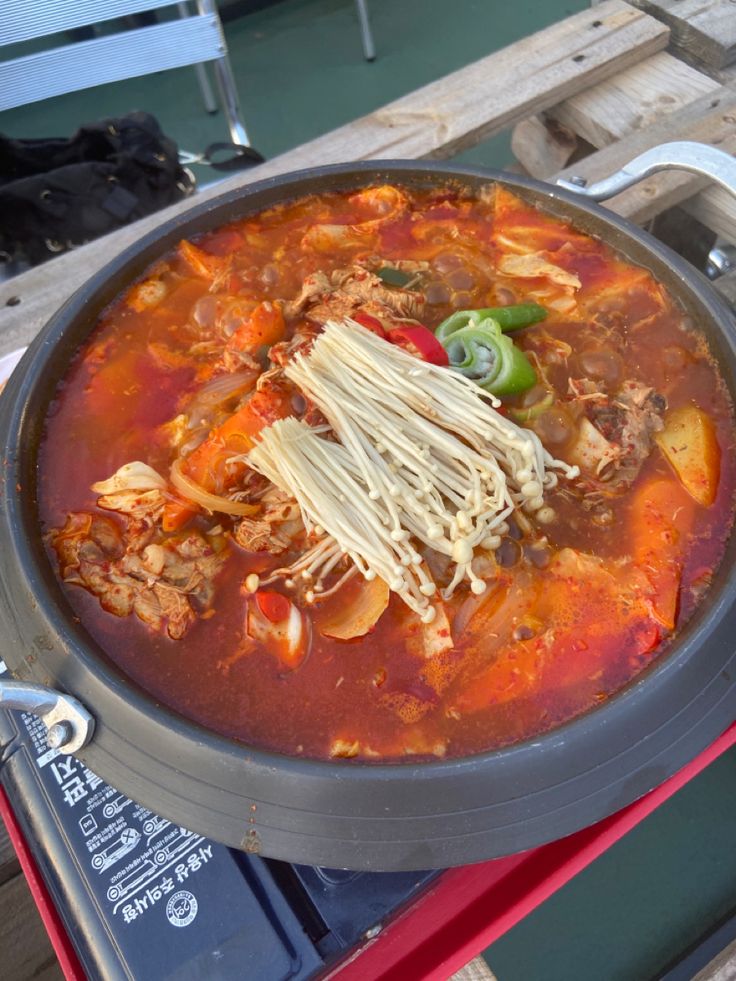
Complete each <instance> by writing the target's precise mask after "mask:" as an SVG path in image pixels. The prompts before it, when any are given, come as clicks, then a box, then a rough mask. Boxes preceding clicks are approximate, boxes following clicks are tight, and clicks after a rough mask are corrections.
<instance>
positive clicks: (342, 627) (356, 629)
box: [319, 576, 390, 640]
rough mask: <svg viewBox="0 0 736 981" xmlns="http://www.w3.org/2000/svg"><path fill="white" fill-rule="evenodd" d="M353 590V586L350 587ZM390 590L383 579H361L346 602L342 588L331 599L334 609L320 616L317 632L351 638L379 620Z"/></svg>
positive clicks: (344, 638)
mask: <svg viewBox="0 0 736 981" xmlns="http://www.w3.org/2000/svg"><path fill="white" fill-rule="evenodd" d="M351 592H352V590H351ZM389 597H390V590H389V588H388V586H387V585H386V583H385V582H384V581H383V579H381V578H379V577H378V576H376V578H375V579H371V580H368V579H362V580H361V582H360V585H359V588H358V590H357V594H354V595H353V596H352V597H351V598H350V599H348V601H347V602H345V597H344V594H343V593H342V592H341V593H340V594H339V595H338V599H337V600H336V601H334V606H335V609H334V612H330V613H329V614H327V616H326V617H325V618H324V619H320V622H319V632H320V633H321V634H324V635H325V636H326V637H334V638H335V639H336V640H352V639H353V637H362V636H363V635H364V634H366V633H368V631H369V630H370V629H371V627H373V626H374V625H375V624H376V623H377V622H378V620H379V617H380V616H381V614H382V613H383V611H384V610H385V609H386V607H387V606H388V601H389Z"/></svg>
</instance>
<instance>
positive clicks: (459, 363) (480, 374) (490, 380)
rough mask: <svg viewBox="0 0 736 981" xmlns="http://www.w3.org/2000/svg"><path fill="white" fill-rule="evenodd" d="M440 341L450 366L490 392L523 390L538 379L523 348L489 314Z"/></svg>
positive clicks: (508, 392) (502, 392) (503, 393)
mask: <svg viewBox="0 0 736 981" xmlns="http://www.w3.org/2000/svg"><path fill="white" fill-rule="evenodd" d="M440 340H441V338H440ZM442 343H443V346H444V348H445V350H446V351H447V356H448V358H449V361H450V367H451V368H453V369H454V370H455V371H458V372H460V374H462V375H465V377H466V378H471V379H472V380H473V381H474V382H476V383H477V384H478V385H480V387H481V388H484V389H485V390H486V391H487V392H490V393H491V394H492V395H513V394H514V393H515V392H524V391H526V389H527V388H531V387H532V385H535V384H536V382H537V376H536V373H535V371H534V368H532V366H531V364H530V363H529V361H528V360H527V357H526V355H525V354H524V352H523V351H520V350H519V348H518V347H515V345H514V343H513V341H512V340H511V338H510V337H505V336H504V334H503V332H502V330H501V327H500V326H499V324H498V322H497V321H496V320H494V319H493V318H491V317H486V318H485V319H483V320H481V321H480V322H479V323H476V322H475V321H472V322H470V323H469V324H468V325H467V326H466V327H461V328H460V329H459V330H454V331H452V333H451V334H450V336H449V337H448V338H447V339H446V340H444V341H443V342H442Z"/></svg>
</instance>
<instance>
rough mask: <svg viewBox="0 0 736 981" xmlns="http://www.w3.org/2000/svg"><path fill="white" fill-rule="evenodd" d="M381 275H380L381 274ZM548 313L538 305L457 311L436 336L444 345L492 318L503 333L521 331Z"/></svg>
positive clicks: (437, 331)
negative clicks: (464, 331) (458, 331)
mask: <svg viewBox="0 0 736 981" xmlns="http://www.w3.org/2000/svg"><path fill="white" fill-rule="evenodd" d="M379 275H380V273H379ZM546 316H547V311H546V310H545V308H544V307H540V306H539V304H538V303H516V304H514V306H509V307H486V308H485V309H483V310H457V311H456V312H455V313H453V314H451V315H450V316H449V317H448V318H447V320H443V321H442V323H441V324H440V325H439V327H438V328H437V330H436V331H435V336H436V337H437V339H438V340H439V341H441V342H442V343H443V344H444V342H445V340H446V339H447V338H448V337H449V336H450V334H454V333H455V331H456V330H461V329H462V328H463V327H467V326H468V325H469V324H470V323H476V324H478V323H480V322H481V320H486V319H487V318H488V317H491V318H492V319H493V320H495V321H496V323H497V324H498V325H499V327H500V328H501V330H502V331H504V332H506V331H508V330H521V328H522V327H528V326H529V325H530V324H536V323H537V322H538V321H539V320H544V318H545V317H546Z"/></svg>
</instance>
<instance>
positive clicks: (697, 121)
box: [556, 85, 736, 224]
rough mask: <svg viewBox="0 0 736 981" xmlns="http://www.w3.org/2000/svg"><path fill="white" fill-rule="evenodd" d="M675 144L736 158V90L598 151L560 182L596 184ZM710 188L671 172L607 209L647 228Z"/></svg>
mask: <svg viewBox="0 0 736 981" xmlns="http://www.w3.org/2000/svg"><path fill="white" fill-rule="evenodd" d="M674 139H677V140H696V141H700V142H702V143H710V144H712V145H713V146H716V147H718V148H719V149H721V150H725V151H726V152H727V153H731V154H734V153H736V85H729V86H723V87H722V88H720V89H717V90H716V91H714V92H713V93H710V94H707V95H704V96H701V97H700V98H699V99H696V100H695V101H694V102H691V103H690V104H689V105H687V106H685V107H684V108H683V109H680V110H679V111H678V112H674V113H672V114H670V115H668V116H665V118H663V119H661V120H660V121H659V122H657V123H655V124H654V125H652V126H648V127H647V128H646V129H644V130H640V131H638V132H634V133H631V134H630V135H629V136H626V137H624V138H623V139H621V140H618V141H617V142H616V143H612V144H611V145H610V146H607V147H604V148H603V149H602V150H598V152H597V153H593V154H591V155H590V156H589V157H586V158H585V159H584V160H579V161H578V162H577V163H575V164H573V165H572V166H571V167H567V168H565V170H563V171H561V172H560V173H558V174H557V175H556V176H557V177H564V178H566V179H569V178H570V177H571V176H572V175H573V174H578V175H580V176H581V177H585V178H586V179H587V181H588V183H592V182H593V181H597V180H600V179H601V178H602V177H607V176H608V175H610V174H612V173H613V172H614V171H616V170H619V169H620V168H621V167H622V166H623V165H624V164H625V163H627V162H628V161H629V160H631V159H632V158H633V157H635V156H637V155H638V154H640V153H643V152H644V151H645V150H648V149H649V148H650V147H653V146H657V145H658V144H660V143H667V142H669V141H671V140H674ZM707 184H708V180H707V178H702V177H697V176H696V175H694V174H687V173H683V172H681V171H668V172H664V173H660V174H655V175H654V176H653V177H649V178H647V180H645V181H641V182H640V183H639V184H636V185H635V186H634V187H631V188H629V190H627V191H624V192H623V193H622V194H617V195H616V196H615V197H613V198H611V199H610V200H608V201H606V207H607V208H611V210H613V211H615V212H617V213H618V214H620V215H623V216H624V217H626V218H629V219H631V220H632V221H635V222H637V223H639V224H642V223H643V222H645V221H648V220H649V219H651V218H653V217H654V216H655V215H657V214H659V213H660V212H661V211H664V210H665V209H667V208H671V207H673V206H674V205H676V204H680V203H682V202H684V201H685V200H686V199H688V198H690V197H692V196H693V195H695V194H697V193H698V192H700V191H701V190H702V189H703V188H704V187H705V186H707ZM701 220H702V219H701ZM704 223H705V224H707V222H704Z"/></svg>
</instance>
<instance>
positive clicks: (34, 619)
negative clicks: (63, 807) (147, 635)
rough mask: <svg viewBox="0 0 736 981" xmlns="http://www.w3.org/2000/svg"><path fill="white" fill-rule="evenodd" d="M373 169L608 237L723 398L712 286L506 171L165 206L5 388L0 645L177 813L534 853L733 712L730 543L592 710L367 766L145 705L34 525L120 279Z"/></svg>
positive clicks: (654, 773)
mask: <svg viewBox="0 0 736 981" xmlns="http://www.w3.org/2000/svg"><path fill="white" fill-rule="evenodd" d="M377 180H378V181H384V180H387V181H392V182H397V183H399V184H405V185H409V186H426V185H432V184H436V183H438V182H443V183H446V182H447V181H448V180H451V181H459V182H460V183H462V184H466V185H468V186H470V187H471V188H476V187H479V186H481V185H482V184H485V183H486V182H488V181H490V180H495V181H499V182H501V183H504V184H506V185H508V186H509V187H510V188H511V189H512V190H513V191H515V192H516V193H518V194H520V195H521V196H522V197H524V198H525V199H526V200H528V201H531V202H534V203H537V204H538V205H539V206H540V207H541V208H542V209H544V210H545V211H547V212H548V213H550V214H552V215H554V216H557V217H559V218H561V219H564V220H566V221H571V222H573V223H575V225H577V226H578V227H579V228H581V229H582V230H583V231H585V232H588V233H590V234H592V235H594V236H597V237H599V238H601V239H604V240H605V241H606V242H607V243H608V244H609V245H611V246H613V248H615V249H618V250H619V251H620V252H621V253H623V254H624V255H625V256H626V257H627V258H628V259H629V260H631V261H632V262H634V263H638V264H641V265H643V266H645V267H647V268H648V269H650V270H651V271H652V272H653V274H654V275H655V276H656V277H657V279H659V280H660V281H661V282H663V283H664V284H665V285H666V286H667V288H668V289H669V290H670V291H671V292H672V294H674V295H675V296H676V297H678V298H679V300H680V302H681V304H682V306H683V307H684V309H685V310H686V311H687V313H688V314H689V315H690V316H691V317H692V319H693V321H694V322H695V323H696V324H698V325H699V327H700V328H702V330H703V331H704V332H705V334H706V335H707V337H708V340H709V343H710V346H711V350H712V351H713V353H714V355H715V356H716V358H717V359H718V361H719V362H720V366H721V370H722V372H723V375H724V377H725V378H726V381H727V383H728V385H729V387H730V390H731V393H732V397H735V396H736V347H735V343H734V342H735V339H736V333H735V332H734V331H735V325H734V321H733V318H732V317H731V314H730V313H729V311H728V309H727V308H726V307H725V306H724V304H723V303H722V302H721V301H720V300H719V299H718V298H717V296H716V295H715V294H714V292H713V290H712V289H711V287H710V286H709V285H708V283H707V282H706V281H705V280H704V279H702V278H701V277H700V275H698V274H697V273H696V272H695V271H694V270H693V268H692V267H690V266H689V265H687V264H686V263H685V262H683V261H682V260H681V259H679V258H678V257H677V256H676V255H675V254H674V253H672V252H670V251H669V250H668V249H666V248H665V247H663V246H662V245H660V244H659V243H657V242H656V241H655V240H654V239H652V238H650V237H648V236H647V235H646V234H645V233H644V232H642V231H640V230H639V229H638V228H636V227H634V226H633V225H631V224H629V223H627V222H626V221H623V220H621V219H619V218H617V217H616V216H615V215H613V214H612V213H610V212H607V211H604V210H602V209H601V208H599V207H597V206H596V205H594V204H589V203H587V202H585V201H583V200H581V199H579V198H577V197H576V196H575V195H574V194H572V193H568V192H567V191H563V190H560V189H557V188H553V187H552V186H550V185H545V184H541V183H538V182H535V181H531V180H523V179H521V178H515V177H513V178H512V177H511V176H510V175H508V174H505V173H494V172H491V171H482V170H478V169H469V168H461V167H452V166H447V165H444V164H435V163H415V162H386V163H383V162H378V163H367V164H352V165H346V166H338V167H325V168H320V169H317V170H311V171H305V172H303V173H298V174H291V175H286V176H283V177H277V178H275V179H271V180H267V181H263V182H261V183H258V184H253V185H251V186H249V187H247V188H245V189H244V190H242V191H237V192H231V193H228V194H225V195H223V196H222V197H220V198H216V199H214V200H212V201H207V202H205V203H204V204H202V205H200V206H199V207H194V208H193V209H192V210H191V211H189V212H187V213H186V214H185V215H182V216H179V217H176V218H174V219H172V220H170V221H168V222H166V223H165V224H163V225H162V226H161V227H160V228H159V229H158V230H157V231H155V232H153V233H151V234H149V235H147V236H145V237H144V238H142V239H141V240H140V241H139V242H138V243H137V244H136V245H135V246H133V247H131V248H130V249H128V250H127V251H125V252H124V253H123V254H122V255H120V256H119V257H118V258H117V259H115V260H114V261H113V262H111V263H110V264H109V265H108V266H107V267H106V268H105V269H103V270H102V271H101V272H99V273H97V274H96V275H95V276H93V277H92V278H91V279H90V281H89V282H88V283H87V284H86V285H85V286H84V287H83V288H82V289H81V290H79V291H78V292H77V293H76V294H75V295H74V296H73V297H72V298H71V299H70V300H69V302H68V303H66V304H65V306H64V307H63V308H62V309H61V310H60V311H59V312H58V313H57V314H56V315H55V316H54V317H53V318H52V320H51V321H50V322H49V324H48V325H47V326H46V328H45V329H44V330H43V331H42V333H41V334H40V335H39V336H38V337H37V338H36V340H35V341H34V343H33V344H32V345H31V347H30V349H29V350H28V352H27V354H26V355H25V357H24V359H23V361H22V363H21V365H20V367H19V369H18V370H17V371H16V373H15V374H14V375H13V376H12V378H11V380H10V382H9V384H8V387H7V390H6V392H5V394H4V395H3V397H2V399H0V443H1V444H2V446H1V448H0V459H2V461H3V471H2V477H3V479H2V481H1V482H0V541H1V542H2V554H1V556H0V579H1V582H0V654H1V655H2V657H3V658H4V659H5V661H6V662H7V664H8V666H9V667H10V668H11V670H12V673H13V675H14V676H15V677H16V678H17V679H22V680H24V681H30V682H36V683H40V684H41V685H48V686H53V687H54V688H56V689H61V690H63V691H65V692H67V693H70V694H71V695H74V696H76V698H77V699H78V700H79V701H80V702H81V703H82V705H83V706H85V707H86V708H87V709H88V710H89V712H90V713H91V715H92V716H93V717H94V720H95V729H94V732H93V734H92V737H91V739H90V741H89V742H88V743H87V745H85V746H84V747H83V748H82V749H81V750H79V751H78V755H79V757H80V758H81V759H83V760H84V762H85V763H86V764H87V765H88V766H89V767H90V768H91V769H92V770H94V771H95V772H96V773H98V774H99V775H100V776H102V777H103V778H104V779H105V780H107V781H108V782H109V783H111V784H112V785H113V786H115V787H117V788H118V789H119V790H121V791H122V792H124V793H125V794H127V795H129V796H130V797H132V798H133V799H135V800H137V801H140V802H141V803H142V804H144V805H145V806H146V807H149V808H151V809H152V810H154V811H156V812H158V813H160V814H162V815H164V816H165V817H167V818H170V819H171V820H173V821H176V822H177V823H179V824H182V825H184V826H186V827H188V828H191V829H192V830H194V831H196V832H199V833H201V834H204V835H207V836H209V837H211V838H213V839H215V840H216V841H220V842H224V843H226V844H228V845H231V846H235V847H237V848H243V849H246V850H248V851H254V852H259V853H261V854H263V855H265V856H270V857H275V858H280V859H287V860H290V861H295V862H302V863H307V864H310V865H327V866H332V867H344V868H353V869H372V870H400V869H406V870H408V869H426V868H432V867H437V868H439V867H445V866H451V865H459V864H465V863H470V862H477V861H480V860H482V859H488V858H493V857H496V856H500V855H505V854H510V853H512V852H517V851H521V850H524V849H528V848H531V847H533V846H536V845H539V844H541V843H543V842H546V841H549V840H551V839H554V838H559V837H562V836H564V835H567V834H570V833H571V832H573V831H576V830H577V829H579V828H581V827H583V826H586V825H588V824H591V823H592V822H594V821H597V820H599V819H601V818H603V817H604V816H606V815H608V814H610V813H612V812H613V811H616V810H617V809H619V808H621V807H623V806H624V805H625V804H628V803H630V802H631V801H633V800H634V799H636V798H637V797H640V796H641V795H642V794H645V793H646V792H647V791H649V790H651V789H652V788H653V787H655V786H656V785H657V784H659V783H661V782H662V781H663V780H664V779H665V778H666V777H668V776H670V775H671V774H672V773H674V772H675V771H676V770H677V769H679V768H680V767H682V766H683V765H684V764H685V763H687V762H688V761H690V760H691V759H693V758H694V757H695V756H696V755H697V754H698V753H699V752H700V751H701V750H703V749H704V748H705V747H706V746H707V745H708V744H709V743H710V742H711V741H712V740H713V739H714V738H715V737H716V736H718V735H719V733H720V732H721V731H722V730H723V729H724V728H725V727H726V726H727V725H728V724H729V723H730V722H731V721H733V719H734V716H735V710H736V686H735V685H734V670H735V669H736V619H735V614H734V606H735V603H736V584H735V582H734V571H733V570H734V553H735V551H736V539H734V538H733V537H732V538H731V540H730V542H729V544H728V547H727V550H726V555H725V558H724V560H723V563H722V565H721V567H720V569H719V571H718V572H717V574H716V576H715V578H714V581H713V584H712V586H711V588H710V590H709V592H708V594H707V596H706V598H705V600H704V602H703V603H702V605H701V607H700V609H699V610H698V612H697V613H696V614H695V616H693V618H692V620H691V621H690V622H689V623H688V624H687V626H686V627H685V628H684V629H683V630H682V632H681V634H680V635H679V637H678V638H677V640H676V641H675V642H674V643H673V644H672V646H671V647H670V649H669V650H668V652H667V654H666V655H665V656H663V657H662V658H661V659H659V660H658V661H657V662H656V663H655V664H654V665H653V666H652V667H650V668H649V670H647V671H646V672H645V673H643V674H642V675H640V676H639V677H638V678H637V679H636V680H635V681H634V682H633V683H632V684H630V685H629V686H628V687H627V688H626V689H624V690H622V691H621V692H619V693H618V694H617V695H616V696H615V697H613V698H611V699H610V701H608V702H607V703H604V704H603V705H602V706H601V707H599V708H596V709H594V710H591V711H589V712H588V713H587V714H585V715H582V716H581V717H579V718H577V719H575V720H574V721H572V722H569V723H567V724H565V725H563V726H560V727H559V728H557V729H555V730H554V731H552V732H549V733H547V734H545V735H542V736H540V737H539V738H536V739H534V740H531V741H528V742H525V743H523V744H518V745H515V746H512V747H510V748H508V749H504V750H500V751H497V752H489V753H483V754H480V755H477V756H473V757H469V758H466V759H455V760H446V761H437V762H428V763H418V764H417V763H414V764H412V763H407V764H397V765H367V764H363V763H359V762H357V763H356V762H353V761H347V760H339V761H334V762H314V761H310V760H304V759H294V758H290V757H286V756H280V755H276V754H273V753H266V752H262V751H260V750H255V749H251V748H249V747H248V746H245V745H242V744H239V743H237V742H234V741H232V740H229V739H226V738H223V737H221V736H218V735H215V734H213V733H212V732H210V731H208V730H206V729H204V728H202V727H201V726H198V725H196V724H194V723H192V722H189V721H187V720H186V719H184V718H183V717H181V716H179V715H177V714H176V713H175V712H173V711H171V710H169V709H167V708H165V707H163V706H162V705H160V704H158V703H157V702H156V701H155V700H154V699H153V698H152V697H151V696H149V695H147V694H146V692H144V691H143V690H141V689H140V688H139V687H137V686H136V685H135V684H134V683H132V682H131V681H129V680H128V679H127V678H126V677H125V676H124V675H123V674H122V673H121V672H120V671H119V670H118V669H117V668H116V667H115V666H114V665H112V664H111V662H110V661H109V660H107V659H106V657H105V655H104V653H103V652H102V650H101V649H100V648H99V647H98V646H97V644H96V643H95V642H94V641H93V640H92V639H91V637H90V636H89V635H88V634H87V633H86V631H85V629H84V627H83V626H82V625H81V624H80V623H78V622H76V621H75V620H74V618H73V617H72V611H71V608H70V606H69V604H68V602H67V601H66V599H65V597H64V594H63V592H62V590H61V588H60V586H59V583H58V582H57V580H56V577H55V575H54V571H53V570H52V568H51V565H50V563H49V560H48V558H47V556H46V554H45V552H44V548H43V545H42V542H41V540H40V535H39V522H38V514H37V505H36V493H35V488H36V457H37V451H38V446H39V442H40V440H41V437H42V432H43V421H44V417H45V415H46V412H47V409H48V407H49V403H50V401H51V399H52V398H53V397H54V392H55V390H56V387H57V385H58V383H59V381H60V380H61V379H63V377H64V374H65V372H66V369H67V365H68V363H69V360H70V358H71V357H72V356H73V355H74V353H75V352H76V351H77V349H78V348H79V346H80V345H81V344H83V343H84V341H85V340H86V338H87V336H88V334H89V332H90V331H91V330H92V328H93V327H94V325H95V322H96V319H97V317H98V314H99V313H100V311H101V310H102V309H103V308H104V307H105V306H106V305H107V304H108V303H110V302H111V301H112V300H113V299H114V298H115V297H116V295H117V294H118V293H119V292H120V291H121V290H122V289H123V288H124V287H125V286H127V285H128V284H129V283H130V282H131V280H133V279H135V278H136V277H137V276H139V275H140V274H141V273H142V272H143V271H144V269H145V268H146V267H147V266H148V265H149V263H151V262H152V261H153V260H154V259H156V258H157V257H158V256H159V255H161V254H162V253H163V252H165V251H166V250H168V249H170V248H172V247H173V246H174V245H175V244H176V243H177V242H178V241H179V240H180V239H181V238H183V237H190V236H193V235H196V234H198V233H200V232H204V231H207V230H209V229H213V228H216V227H217V226H219V225H222V224H224V223H225V222H228V221H231V220H233V219H235V218H239V217H241V216H244V215H248V214H251V213H254V212H257V211H259V210H261V209H262V208H264V207H268V206H270V205H272V204H274V203H276V202H279V201H283V200H285V199H290V198H294V197H298V196H301V195H303V194H307V193H311V192H320V191H323V190H326V189H330V190H336V189H347V188H354V187H357V186H360V185H363V184H366V183H370V182H374V181H377ZM735 401H736V398H735ZM69 466H72V467H73V466H74V447H73V446H70V447H69ZM2 697H3V696H2V695H0V704H6V705H8V704H10V705H13V704H18V703H17V702H13V701H10V702H9V701H8V698H11V699H12V698H14V697H15V696H14V695H13V694H12V693H11V695H10V696H8V695H6V696H5V702H4V703H3V702H2ZM62 715H63V712H62ZM58 718H59V716H58V714H57V716H55V717H54V716H52V717H51V718H50V719H49V717H48V715H47V717H46V721H47V722H51V721H58ZM68 735H69V732H68V730H67V731H66V732H65V731H63V727H62V729H61V730H60V729H59V728H58V727H55V728H54V736H53V738H54V739H55V740H56V743H57V744H58V743H62V744H63V745H67V746H68V745H69V740H68V739H67V736H68Z"/></svg>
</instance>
